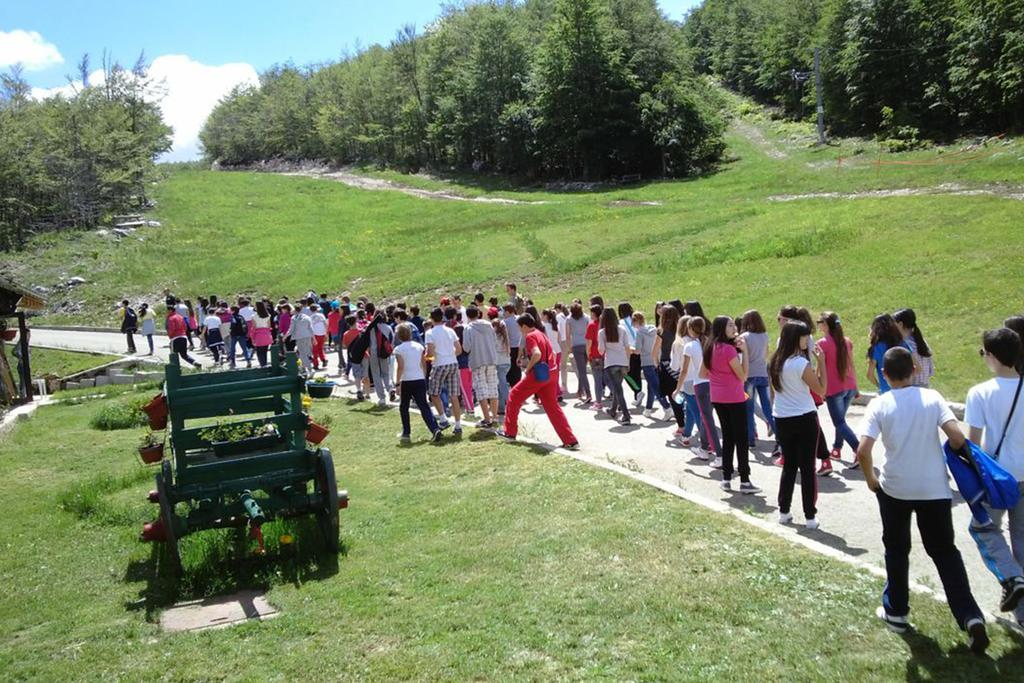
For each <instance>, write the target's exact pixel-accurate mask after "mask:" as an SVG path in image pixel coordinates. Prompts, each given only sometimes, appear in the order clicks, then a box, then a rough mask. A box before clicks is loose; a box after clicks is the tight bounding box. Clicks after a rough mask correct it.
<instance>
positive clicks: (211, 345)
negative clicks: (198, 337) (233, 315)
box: [203, 311, 224, 365]
mask: <svg viewBox="0 0 1024 683" xmlns="http://www.w3.org/2000/svg"><path fill="white" fill-rule="evenodd" d="M203 332H204V334H203V340H204V341H205V342H206V348H208V349H209V350H210V353H212V354H213V362H214V363H216V364H217V365H220V352H221V351H223V350H224V339H223V338H222V337H221V336H220V318H219V317H217V316H216V315H214V314H213V311H210V313H209V315H207V316H206V317H205V318H203Z"/></svg>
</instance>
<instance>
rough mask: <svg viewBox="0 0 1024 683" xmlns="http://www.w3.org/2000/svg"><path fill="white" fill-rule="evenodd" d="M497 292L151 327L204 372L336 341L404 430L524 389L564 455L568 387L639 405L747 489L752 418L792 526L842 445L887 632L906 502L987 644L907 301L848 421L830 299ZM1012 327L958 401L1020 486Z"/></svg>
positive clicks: (989, 544) (1012, 558)
mask: <svg viewBox="0 0 1024 683" xmlns="http://www.w3.org/2000/svg"><path fill="white" fill-rule="evenodd" d="M505 291H506V297H505V299H504V301H501V300H499V298H498V297H494V296H492V297H490V298H486V297H485V295H484V294H483V293H476V294H475V295H474V296H473V297H472V298H471V299H470V300H468V301H465V302H464V301H463V300H462V297H461V296H459V295H450V296H444V297H440V298H439V300H438V302H437V305H436V306H432V307H431V308H430V309H429V310H426V311H424V313H425V315H424V314H421V309H420V308H419V307H418V306H416V305H406V304H405V303H395V304H389V305H386V306H382V307H378V306H377V305H375V304H374V302H372V301H370V300H368V299H367V298H366V297H359V298H357V299H352V298H351V297H349V296H347V295H346V296H339V297H329V296H328V295H327V294H323V293H322V294H319V295H317V294H316V293H314V292H309V293H307V294H306V295H305V296H303V297H301V298H299V299H298V300H296V301H294V302H292V301H290V300H289V299H287V298H282V299H279V300H278V301H277V302H276V303H273V302H272V301H271V300H269V299H267V298H262V299H259V300H256V301H255V302H253V300H251V299H249V298H246V297H240V298H238V299H237V300H236V301H235V302H234V303H231V304H229V303H227V302H226V301H224V300H223V299H221V298H220V297H217V296H209V297H197V299H196V302H197V303H195V304H193V302H192V301H191V300H181V299H179V298H177V297H175V296H173V295H172V294H170V292H165V295H166V298H165V311H166V313H165V315H166V331H167V335H168V337H169V338H170V342H171V347H172V349H173V352H174V353H176V354H178V355H179V356H180V357H181V359H182V360H183V361H184V362H186V363H191V364H194V365H197V364H198V363H197V361H196V360H195V358H193V357H192V355H190V351H196V350H197V345H198V350H199V351H203V352H208V353H209V354H210V355H212V357H213V360H214V363H215V366H218V367H221V366H227V367H228V368H235V367H237V365H238V363H239V362H240V361H244V362H245V364H246V367H251V366H252V362H253V358H254V357H255V359H256V362H258V363H259V364H260V365H261V366H263V365H266V364H267V362H268V352H269V349H270V347H271V346H272V345H273V344H275V343H281V344H282V345H283V346H284V347H285V348H286V349H287V350H289V351H292V350H294V351H295V352H296V353H297V355H298V357H299V360H300V362H301V363H302V367H303V369H304V371H306V372H318V371H326V369H327V367H328V362H327V354H337V358H338V366H337V367H338V370H337V374H338V375H339V376H341V377H344V378H348V379H350V380H352V381H353V382H354V383H355V385H356V388H355V396H356V398H357V399H358V400H365V399H367V398H369V397H371V396H373V397H375V398H376V401H377V403H378V405H379V406H381V407H386V406H388V405H389V403H390V402H398V404H399V413H400V417H401V425H402V430H401V432H400V434H399V437H398V438H399V439H400V440H402V441H409V440H410V439H411V438H412V425H411V419H410V409H411V407H412V404H413V403H415V406H416V408H417V410H418V411H419V413H420V416H421V418H422V421H423V423H424V425H425V426H426V428H427V431H428V433H429V434H430V438H431V439H433V440H435V441H441V440H442V439H443V435H444V432H445V431H446V430H448V429H452V431H453V432H454V433H455V434H459V433H461V432H462V429H463V422H462V420H463V418H464V417H465V416H467V415H473V416H475V415H476V411H477V407H479V413H480V414H479V419H478V420H476V421H475V426H476V427H477V428H483V429H494V430H495V432H496V433H497V434H498V436H500V437H502V438H505V439H509V440H514V439H516V437H517V434H518V418H519V413H520V410H521V409H522V407H523V405H524V404H525V403H526V402H527V401H529V400H531V399H533V400H535V401H536V402H537V403H539V404H540V405H541V406H542V407H543V410H544V412H545V413H546V415H547V417H548V419H549V420H550V422H551V424H552V426H553V427H554V429H555V431H556V433H557V435H558V437H559V439H560V441H561V445H562V447H564V448H568V449H577V448H578V447H579V443H578V440H577V438H576V436H575V435H574V433H573V431H572V428H571V426H570V424H569V421H568V420H567V419H566V416H565V413H564V411H563V408H564V407H565V406H566V405H567V401H566V399H568V398H574V399H575V403H574V406H575V408H576V409H581V410H586V409H589V410H597V411H603V412H606V413H607V415H608V416H610V417H611V418H612V419H614V420H615V421H616V422H617V423H619V424H621V425H631V424H632V423H633V422H634V420H636V419H637V418H638V417H643V418H644V419H648V420H655V421H662V422H666V423H671V424H672V425H673V426H674V432H673V436H672V441H673V442H674V443H673V445H675V446H677V447H678V446H682V447H684V448H691V449H692V450H693V452H694V453H695V454H696V456H697V457H698V458H700V459H702V460H705V461H708V464H709V467H711V468H714V469H718V470H721V487H722V488H723V489H725V490H727V491H737V492H739V493H741V494H756V493H758V492H760V491H761V489H760V488H759V487H758V486H757V485H756V484H755V483H754V482H753V481H751V469H750V452H751V451H756V449H757V448H758V443H757V437H758V426H759V424H758V423H759V422H760V423H761V424H763V430H764V433H765V435H766V437H767V438H768V439H769V443H770V444H771V446H772V455H771V457H772V458H774V462H775V464H777V465H778V466H780V467H781V473H780V485H779V494H778V507H779V522H780V523H783V524H789V523H791V522H792V521H793V514H792V511H791V506H792V498H793V494H794V489H795V483H796V479H797V477H798V476H799V478H800V484H801V486H800V488H801V506H802V511H803V515H804V523H805V525H806V526H807V528H809V529H817V528H818V527H819V522H818V516H817V507H816V506H817V498H818V486H817V479H816V477H817V476H825V475H829V474H831V473H832V472H833V467H834V465H833V462H836V461H841V460H842V458H843V454H844V448H848V449H849V453H850V462H849V463H848V467H849V468H851V469H853V468H859V469H861V471H862V472H863V473H864V476H865V479H866V482H867V485H868V487H869V488H870V489H871V490H872V491H873V492H875V494H876V495H877V497H878V504H879V509H880V514H881V520H882V527H883V541H884V545H885V548H886V569H887V574H888V582H887V584H886V589H885V594H884V595H883V601H882V602H883V605H882V607H881V608H880V611H879V616H880V618H882V619H883V620H884V621H885V623H886V624H887V625H888V626H889V628H891V629H893V630H896V631H903V630H906V629H907V628H908V626H909V622H908V621H907V615H908V612H909V604H908V555H909V549H910V520H911V515H916V517H917V520H918V522H917V523H918V528H919V530H920V532H921V536H922V540H923V543H924V546H925V548H926V550H927V551H928V554H929V556H930V557H931V558H932V559H933V561H934V562H935V565H936V567H937V569H938V571H939V575H940V577H941V579H942V583H943V588H944V589H945V592H946V595H947V597H948V599H949V603H950V608H951V610H952V612H953V614H954V616H955V618H956V619H957V622H958V624H959V625H960V627H961V628H962V629H963V630H965V631H967V632H968V634H969V640H970V644H971V647H972V648H974V649H975V650H980V651H983V650H984V649H985V647H986V646H987V642H988V641H987V636H986V635H985V627H984V619H983V618H982V616H981V611H980V610H979V608H978V606H977V604H976V603H975V601H974V599H973V597H972V596H971V591H970V586H969V582H968V579H967V574H966V570H965V569H964V565H963V561H962V558H961V556H960V554H959V551H958V550H957V547H956V545H955V543H954V531H953V525H952V515H951V498H952V491H951V489H950V486H949V483H948V475H947V471H946V464H945V462H946V461H945V455H944V452H943V448H942V445H941V443H940V440H939V433H940V430H941V431H942V432H944V433H945V434H946V436H947V438H948V440H949V444H950V446H951V447H952V448H953V449H954V450H957V449H961V448H964V447H965V444H966V440H967V437H966V436H965V435H964V434H962V433H961V431H960V429H959V427H958V423H957V421H956V418H955V417H954V416H953V414H952V412H950V409H949V407H948V405H947V403H946V402H945V401H944V400H943V398H942V397H941V396H940V395H939V394H938V393H937V392H935V391H934V390H932V389H930V388H929V384H930V382H931V379H932V377H933V375H934V373H935V368H936V365H935V361H934V354H933V351H932V349H931V347H930V346H929V345H928V343H927V341H926V340H925V337H924V334H923V332H922V330H921V328H920V327H919V326H918V321H917V316H916V315H915V313H914V311H913V310H911V309H909V308H904V309H900V310H897V311H895V312H894V313H892V314H889V313H885V314H881V315H878V316H877V317H875V318H874V319H873V321H872V322H871V326H870V333H869V335H868V339H867V343H866V349H865V353H864V354H863V356H861V359H862V360H863V361H864V365H863V368H864V371H863V373H864V374H863V378H864V379H866V380H867V381H868V382H869V383H870V385H872V387H873V388H874V389H875V390H876V391H877V394H878V395H877V397H876V398H874V399H873V400H872V401H871V402H870V404H869V405H868V408H867V411H866V414H865V417H864V419H863V420H862V422H861V425H860V429H859V433H858V430H855V429H854V428H853V427H851V425H850V424H848V422H847V419H846V417H847V412H848V410H849V408H850V406H851V404H852V402H853V400H854V399H855V398H856V397H857V396H858V394H859V386H860V385H859V379H860V378H859V377H858V374H857V370H856V368H857V365H858V363H859V362H860V361H859V360H858V357H857V354H856V353H855V352H854V346H855V345H854V342H853V340H852V339H851V338H850V337H849V336H848V335H847V334H846V331H845V329H844V325H843V321H842V318H841V316H840V315H839V314H838V313H836V312H834V311H823V312H821V313H820V314H819V315H817V316H815V315H813V314H812V313H811V312H810V311H809V310H808V309H807V308H804V307H797V306H783V307H782V308H781V309H780V310H779V311H778V314H777V316H776V322H777V324H778V330H777V333H775V334H774V335H773V334H772V333H769V330H768V326H767V325H766V323H765V319H764V316H763V315H762V314H761V313H760V312H759V311H757V310H749V311H747V312H745V313H743V314H742V315H740V316H732V315H719V316H717V317H714V318H709V317H708V316H707V315H705V312H704V308H703V306H702V305H701V304H700V302H698V301H688V302H685V303H684V302H683V301H681V300H672V301H666V302H660V301H659V302H657V303H656V304H655V305H654V307H653V310H651V316H650V317H648V316H647V315H646V314H645V313H644V312H643V311H640V310H637V309H634V308H633V306H632V305H631V304H630V303H629V302H625V301H623V302H619V303H618V304H617V305H615V306H608V305H606V303H605V301H604V300H603V299H602V298H601V297H600V296H593V297H590V299H589V300H588V301H587V302H586V303H584V302H583V301H582V300H580V299H576V300H574V301H572V302H571V303H569V304H562V303H555V304H554V305H552V306H551V307H550V308H543V309H540V308H538V307H537V305H536V304H535V302H534V301H532V300H530V299H527V298H524V297H523V296H521V295H520V293H519V292H518V288H517V287H516V284H515V283H511V282H510V283H507V284H506V287H505ZM121 310H122V314H123V323H122V331H123V332H125V334H126V335H127V342H128V348H129V351H130V352H132V353H134V352H135V351H136V349H135V345H134V339H133V335H134V334H136V333H138V332H140V331H141V334H142V335H143V336H144V337H145V338H146V339H147V343H148V346H149V353H150V354H152V353H153V350H154V345H153V336H154V334H155V333H156V324H155V323H156V312H155V311H154V310H153V308H152V307H150V306H148V305H146V304H141V305H140V306H139V308H138V311H136V310H135V309H133V308H132V307H131V306H130V305H129V303H128V302H127V301H125V302H122V307H121ZM772 336H775V337H776V341H775V342H774V343H773V342H772V339H771V337H772ZM1022 336H1024V317H1013V318H1010V319H1008V320H1006V321H1005V322H1004V325H1003V327H1001V328H998V329H995V330H991V331H989V332H986V333H985V334H984V336H983V338H982V348H981V349H980V353H981V356H982V357H983V358H984V360H985V362H986V363H987V365H988V367H989V369H990V371H991V372H992V374H993V375H994V377H993V378H992V379H990V380H988V381H986V382H984V383H982V384H979V385H978V386H976V387H974V388H973V389H972V390H971V391H970V393H969V394H968V399H967V404H966V414H965V421H966V422H967V424H968V426H969V437H970V440H971V441H973V442H975V443H978V444H980V445H981V446H982V447H983V448H984V449H985V450H986V451H987V452H989V453H994V454H995V455H996V456H997V457H998V458H999V462H1000V463H1001V464H1002V465H1003V466H1004V467H1005V468H1006V469H1007V470H1008V471H1009V472H1010V473H1011V474H1012V475H1013V476H1014V477H1016V478H1017V480H1018V481H1021V480H1024V417H1022V416H1021V413H1024V407H1022V408H1021V409H1020V410H1017V398H1018V397H1019V394H1020V389H1021V383H1022V376H1024V375H1022V369H1024V349H1022V344H1021V338H1022ZM570 372H571V374H574V375H575V381H574V383H573V385H572V386H570V382H569V374H570ZM822 404H824V405H825V406H826V408H827V412H828V415H829V418H830V420H831V422H832V425H833V427H834V429H835V437H834V439H833V440H832V442H831V444H828V443H827V442H826V439H825V435H824V432H823V430H822V428H821V424H820V421H819V417H818V406H820V405H822ZM659 411H660V412H659ZM879 439H880V440H881V441H882V442H883V444H884V446H885V451H886V457H885V460H884V462H883V464H882V465H881V467H880V468H879V469H878V470H876V468H875V466H874V462H873V458H872V451H873V446H874V444H875V442H876V441H877V440H879ZM735 475H738V480H739V481H738V485H735V488H734V478H736V476H735ZM990 513H991V518H990V519H989V520H988V522H987V523H980V522H977V520H975V522H974V523H972V526H971V530H970V533H971V535H972V537H973V538H974V539H975V540H976V542H977V544H978V545H979V548H980V549H981V552H982V555H983V557H984V558H985V561H986V563H987V565H988V566H989V568H990V569H991V570H992V572H993V574H994V575H995V576H996V577H997V578H998V579H999V581H1000V582H1001V583H1002V585H1003V600H1002V605H1001V606H1002V608H1003V609H1004V610H1006V611H1011V612H1014V614H1015V617H1016V618H1017V620H1018V622H1019V623H1022V624H1024V569H1022V565H1024V503H1021V504H1020V505H1018V506H1016V507H1014V508H1013V509H1010V510H1009V511H1007V512H1004V511H1001V510H994V509H993V510H990ZM1004 517H1008V518H1009V534H1010V535H1009V541H1007V537H1006V534H1005V532H1004V529H1003V524H1004Z"/></svg>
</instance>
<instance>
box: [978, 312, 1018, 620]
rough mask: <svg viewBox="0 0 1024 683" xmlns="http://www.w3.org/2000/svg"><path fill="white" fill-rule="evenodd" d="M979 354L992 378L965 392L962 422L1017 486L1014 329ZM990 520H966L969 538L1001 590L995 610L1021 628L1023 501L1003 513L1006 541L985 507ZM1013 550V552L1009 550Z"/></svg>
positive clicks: (987, 337) (991, 339)
mask: <svg viewBox="0 0 1024 683" xmlns="http://www.w3.org/2000/svg"><path fill="white" fill-rule="evenodd" d="M981 343H982V347H983V348H982V349H981V354H982V356H983V357H984V358H985V364H986V365H988V367H989V370H991V371H992V374H994V375H995V377H993V378H992V379H990V380H988V381H987V382H982V383H981V384H978V385H976V386H974V387H972V388H971V390H970V391H969V392H967V409H966V410H965V412H964V422H966V423H967V425H968V426H969V427H970V436H971V441H973V442H974V443H977V444H980V445H981V447H982V448H983V449H984V451H985V452H986V453H988V454H989V455H991V456H992V457H993V458H998V460H999V464H1000V465H1002V466H1003V468H1005V469H1006V470H1007V471H1008V472H1009V473H1010V474H1012V475H1013V476H1014V477H1015V478H1016V479H1017V481H1018V482H1020V481H1024V396H1021V383H1022V382H1024V376H1022V375H1020V374H1019V373H1018V372H1017V367H1019V364H1020V361H1021V358H1022V356H1024V350H1022V348H1021V340H1020V337H1019V336H1018V335H1017V333H1016V332H1014V331H1013V330H1010V329H1007V328H1005V327H1004V328H1002V329H1000V330H989V331H988V332H986V333H985V334H983V335H982V337H981ZM985 509H986V510H987V511H988V514H989V516H990V517H991V518H992V519H991V521H990V522H989V523H988V524H984V525H982V524H979V523H978V521H977V520H976V519H973V518H972V519H971V526H970V531H971V536H972V537H973V538H974V542H975V543H977V544H978V550H979V551H980V552H981V557H982V559H983V560H984V561H985V565H986V566H987V567H988V568H989V570H990V571H991V572H992V573H993V574H994V575H995V577H996V578H997V579H999V582H1000V583H1001V584H1002V585H1003V598H1002V600H1001V602H1000V605H999V608H1000V609H1001V610H1003V611H1004V612H1013V613H1014V616H1015V617H1016V619H1017V623H1018V624H1021V625H1022V626H1024V568H1022V566H1021V565H1022V564H1024V497H1022V498H1021V500H1020V502H1019V503H1017V505H1016V507H1014V508H1013V509H1011V510H1009V511H1008V515H1009V518H1010V524H1009V527H1010V542H1009V544H1007V542H1006V536H1005V535H1004V533H1003V511H1002V510H995V509H993V508H990V507H988V506H985ZM1011 548H1012V550H1011Z"/></svg>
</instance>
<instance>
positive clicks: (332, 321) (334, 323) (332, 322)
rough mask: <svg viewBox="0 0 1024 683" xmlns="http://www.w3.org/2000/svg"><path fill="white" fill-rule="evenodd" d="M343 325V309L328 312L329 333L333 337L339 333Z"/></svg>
mask: <svg viewBox="0 0 1024 683" xmlns="http://www.w3.org/2000/svg"><path fill="white" fill-rule="evenodd" d="M339 327H341V311H331V312H330V313H328V314H327V333H328V334H329V335H331V336H332V337H334V336H336V335H337V334H338V328H339Z"/></svg>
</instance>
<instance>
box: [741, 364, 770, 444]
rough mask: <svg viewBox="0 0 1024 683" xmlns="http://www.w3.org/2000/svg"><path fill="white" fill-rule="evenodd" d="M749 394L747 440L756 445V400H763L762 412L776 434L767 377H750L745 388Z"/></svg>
mask: <svg viewBox="0 0 1024 683" xmlns="http://www.w3.org/2000/svg"><path fill="white" fill-rule="evenodd" d="M743 389H744V391H746V392H747V396H748V397H749V398H747V440H748V441H749V442H750V443H754V442H755V441H756V440H757V430H755V429H754V398H755V397H757V398H759V399H760V400H761V411H762V412H763V413H764V421H765V422H767V423H768V427H769V428H770V429H771V430H772V432H773V433H774V432H775V418H774V417H772V399H771V396H769V395H768V378H767V377H748V378H747V383H746V384H745V385H744V387H743Z"/></svg>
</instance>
